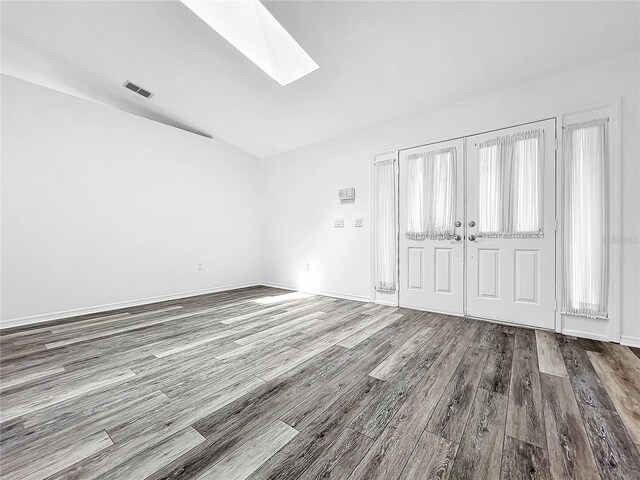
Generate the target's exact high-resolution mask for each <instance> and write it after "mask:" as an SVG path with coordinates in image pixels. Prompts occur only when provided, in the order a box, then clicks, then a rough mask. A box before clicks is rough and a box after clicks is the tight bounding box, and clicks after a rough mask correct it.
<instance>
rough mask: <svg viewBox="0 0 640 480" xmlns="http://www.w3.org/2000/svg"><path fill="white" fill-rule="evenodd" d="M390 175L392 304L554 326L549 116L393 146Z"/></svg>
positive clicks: (552, 140) (552, 163)
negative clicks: (394, 197)
mask: <svg viewBox="0 0 640 480" xmlns="http://www.w3.org/2000/svg"><path fill="white" fill-rule="evenodd" d="M443 152H449V156H448V158H447V161H443V157H442V155H443ZM451 152H454V153H453V155H452V154H451ZM434 160H435V161H436V164H435V167H436V168H433V165H432V166H431V168H430V167H429V162H434ZM452 164H453V165H452ZM399 173H400V192H399V194H400V195H399V228H400V232H399V236H400V241H399V250H400V251H399V280H400V281H399V287H400V288H399V303H400V306H403V307H407V308H414V309H420V310H428V311H434V312H442V313H448V314H453V315H467V316H471V317H478V318H486V319H492V320H499V321H504V322H509V323H514V324H521V325H528V326H533V327H540V328H553V326H554V324H555V319H554V318H555V121H554V120H546V121H542V122H537V123H532V124H527V125H525V126H522V127H514V128H508V129H504V130H500V131H493V132H490V133H486V134H481V135H475V136H471V137H466V138H464V139H457V140H453V141H448V142H441V143H438V144H432V145H426V146H423V147H417V148H412V149H407V150H402V151H400V158H399ZM452 175H453V177H454V178H451V176H452ZM421 189H424V190H427V192H426V194H425V195H424V196H422V197H420V196H419V195H418V194H417V193H416V192H418V191H420V190H421ZM434 189H436V190H437V192H436V193H435V194H433V193H432V192H430V191H433V190H434ZM447 195H448V196H449V197H448V198H445V197H446V196H447Z"/></svg>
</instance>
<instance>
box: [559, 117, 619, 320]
mask: <svg viewBox="0 0 640 480" xmlns="http://www.w3.org/2000/svg"><path fill="white" fill-rule="evenodd" d="M606 124H607V119H599V120H594V121H590V122H586V123H578V124H573V125H567V126H566V127H564V131H563V150H564V172H565V174H564V197H563V217H564V245H563V258H564V269H563V270H564V275H563V276H564V282H563V302H562V313H564V314H568V315H579V316H585V317H591V318H607V316H608V311H607V300H608V296H609V290H608V288H609V258H608V257H609V255H608V253H609V249H608V245H607V242H606V238H607V232H608V221H607V219H608V215H607V209H608V202H607V198H608V190H607V173H606V165H607V148H606V137H605V134H606Z"/></svg>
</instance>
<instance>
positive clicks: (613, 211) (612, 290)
mask: <svg viewBox="0 0 640 480" xmlns="http://www.w3.org/2000/svg"><path fill="white" fill-rule="evenodd" d="M621 103H622V99H621V97H615V98H614V99H613V100H611V99H609V100H608V101H603V102H601V103H595V105H594V104H593V103H592V104H588V105H584V106H582V107H577V108H575V109H572V110H569V111H564V112H557V111H556V112H553V113H547V114H542V115H532V116H530V117H529V118H525V119H523V120H522V121H520V122H518V123H514V124H511V125H504V124H502V125H493V126H492V127H491V128H487V129H485V130H482V131H478V130H470V131H466V132H463V133H460V134H453V135H447V136H443V137H439V138H435V139H428V140H425V141H418V142H412V143H407V144H402V145H396V146H393V147H390V148H386V149H383V150H379V151H378V152H376V153H374V154H372V156H371V172H370V178H371V193H372V198H373V192H374V180H373V168H374V163H375V160H376V158H379V156H381V155H394V156H395V160H394V165H395V175H396V182H395V187H396V188H395V198H394V201H395V210H396V256H397V258H398V260H399V258H400V242H399V235H400V232H399V230H400V227H399V204H398V201H399V188H400V178H399V169H398V159H399V152H400V150H406V149H410V148H415V147H423V146H425V147H426V146H429V145H433V144H437V143H441V142H446V141H452V140H458V139H463V150H464V151H463V154H464V161H463V169H466V157H467V149H468V146H467V141H466V138H467V137H471V136H474V135H480V134H483V133H491V132H494V131H499V130H503V129H505V128H513V127H519V126H525V125H528V124H531V123H536V122H540V121H544V120H555V125H556V131H555V142H556V145H555V147H556V148H555V182H556V185H555V193H556V198H555V222H556V231H555V232H554V233H555V234H556V240H555V256H556V262H555V267H556V268H555V279H554V280H555V285H556V287H555V288H556V298H555V331H556V332H558V333H563V334H566V335H574V336H579V337H584V338H592V339H595V340H602V341H610V342H621V341H622V343H623V344H627V345H631V346H636V347H640V338H632V337H628V338H626V337H621V333H620V323H621V321H620V320H621V319H620V313H621V304H620V286H621V274H622V272H621V250H622V249H621V242H622V238H621V236H620V230H621V210H622V204H621V197H620V188H621V155H620V152H621V141H622V139H621V130H620V124H621V116H622V113H621V112H622V108H621ZM603 109H606V110H607V112H608V114H609V127H608V132H609V215H610V217H609V237H610V238H611V239H614V240H617V241H613V242H611V243H610V246H609V248H610V250H609V256H610V257H609V258H610V262H609V319H608V325H607V328H606V334H604V335H602V334H597V333H593V332H589V331H580V330H576V329H571V328H567V326H566V323H567V318H565V317H567V316H565V315H562V314H561V310H560V305H559V303H560V299H561V298H562V273H563V272H562V260H563V259H562V239H563V231H562V222H561V221H560V219H561V218H562V216H561V214H562V212H561V209H562V204H561V202H560V199H561V198H562V196H563V195H564V188H563V182H562V180H563V178H564V177H563V174H564V168H563V157H562V126H563V120H564V119H565V118H566V117H569V116H573V115H576V114H580V113H586V112H589V111H594V110H603ZM496 123H499V122H496ZM464 185H465V191H466V178H465V184H464ZM466 201H467V199H466V195H465V198H464V202H465V205H464V207H465V212H466ZM371 219H372V222H371V224H372V226H374V222H375V214H374V205H373V201H372V202H371ZM464 225H465V237H466V218H465V223H464ZM373 232H374V229H373V228H372V230H371V262H370V264H371V265H373V264H374V262H375V257H374V255H375V251H374V248H373V245H374V235H373ZM466 253H467V252H466V242H465V247H464V255H465V256H466ZM396 263H397V265H398V271H397V272H396V275H397V281H398V289H397V290H396V292H395V295H393V297H394V298H393V299H391V298H388V297H389V296H387V298H381V297H380V294H379V293H378V292H376V291H375V278H374V276H375V271H374V269H373V268H371V275H370V277H371V297H370V299H371V301H372V302H374V303H379V304H383V305H391V306H399V288H400V278H399V277H400V272H399V263H400V262H399V261H398V262H396ZM464 275H465V278H464V281H465V284H466V269H465V272H464ZM463 303H464V311H465V317H468V318H476V317H470V316H468V315H466V311H467V305H466V298H465V299H464V302H463ZM481 320H486V321H491V322H495V323H507V324H508V322H499V321H497V320H488V319H481Z"/></svg>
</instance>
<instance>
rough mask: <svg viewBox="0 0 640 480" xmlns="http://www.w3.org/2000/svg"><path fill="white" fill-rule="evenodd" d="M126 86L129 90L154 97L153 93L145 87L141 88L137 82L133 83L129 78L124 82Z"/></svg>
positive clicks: (146, 96)
mask: <svg viewBox="0 0 640 480" xmlns="http://www.w3.org/2000/svg"><path fill="white" fill-rule="evenodd" d="M124 86H125V88H128V89H129V90H132V91H134V92H136V93H139V94H140V95H142V96H143V97H144V98H151V97H153V93H151V92H148V91H146V90H145V89H144V88H140V87H139V86H137V85H136V84H135V83H131V82H130V81H129V80H127V81H126V82H124Z"/></svg>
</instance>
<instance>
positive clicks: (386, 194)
mask: <svg viewBox="0 0 640 480" xmlns="http://www.w3.org/2000/svg"><path fill="white" fill-rule="evenodd" d="M395 183H396V182H395V170H394V163H393V160H386V161H380V162H377V163H375V165H374V185H375V200H374V201H375V234H374V235H375V236H374V238H375V259H376V260H375V263H376V265H375V269H376V270H375V271H376V280H375V288H376V291H378V292H382V293H393V292H395V291H396V272H397V270H398V269H397V268H396V216H395V210H396V209H395V201H394V199H395V190H396V188H395Z"/></svg>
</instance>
